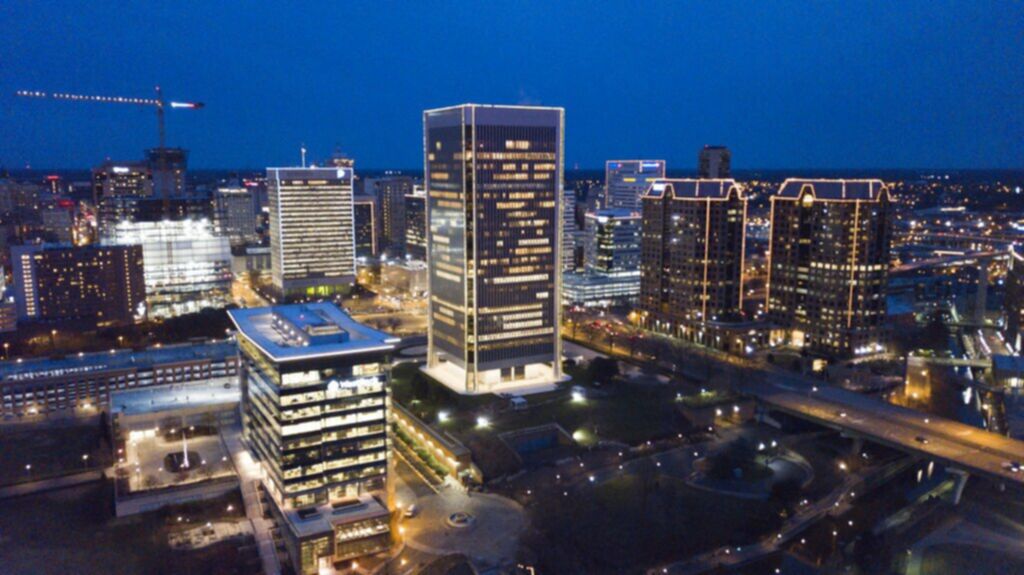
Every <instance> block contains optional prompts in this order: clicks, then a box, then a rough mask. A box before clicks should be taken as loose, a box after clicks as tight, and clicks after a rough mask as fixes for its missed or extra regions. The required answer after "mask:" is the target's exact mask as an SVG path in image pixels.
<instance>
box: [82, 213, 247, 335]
mask: <svg viewBox="0 0 1024 575" xmlns="http://www.w3.org/2000/svg"><path fill="white" fill-rule="evenodd" d="M102 244H103V245H105V246H110V245H116V246H136V245H137V246H142V257H143V273H144V277H145V283H146V303H147V306H148V308H149V311H148V315H149V316H150V317H175V316H179V315H183V314H187V313H195V312H198V311H200V310H202V309H203V308H208V307H212V308H222V307H224V306H225V305H227V304H228V303H230V301H231V246H230V244H229V243H228V239H227V238H226V237H224V236H221V235H218V234H216V233H215V232H214V228H213V224H212V223H211V222H210V221H209V220H206V219H199V220H192V219H184V220H160V221H135V222H121V223H119V224H117V225H116V226H114V227H113V228H111V230H110V232H109V234H107V235H106V236H104V237H103V238H102Z"/></svg>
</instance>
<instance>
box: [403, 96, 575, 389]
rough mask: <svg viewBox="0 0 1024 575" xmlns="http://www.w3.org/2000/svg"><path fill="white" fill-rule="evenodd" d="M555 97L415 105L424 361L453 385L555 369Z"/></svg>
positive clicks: (515, 379)
mask: <svg viewBox="0 0 1024 575" xmlns="http://www.w3.org/2000/svg"><path fill="white" fill-rule="evenodd" d="M564 116H565V112H564V110H562V109H561V108H541V107H524V106H487V105H476V104H466V105H462V106H456V107H452V108H442V109H438V110H429V111H427V112H425V113H424V117H423V123H424V146H425V150H424V154H425V158H424V162H425V170H424V172H425V182H426V186H427V203H428V207H427V217H428V221H429V226H428V236H427V247H428V251H429V265H430V279H429V283H430V316H429V329H428V334H429V338H428V339H429V345H428V348H429V349H428V354H427V373H428V374H430V375H431V376H433V377H435V378H436V379H438V380H440V381H442V382H443V383H444V384H445V385H447V386H449V387H451V388H452V389H454V390H456V391H458V392H459V393H485V392H494V391H502V390H508V389H519V390H522V389H526V388H536V389H541V388H547V387H549V386H550V385H551V384H553V383H554V382H555V381H557V380H560V379H561V378H562V373H561V340H560V338H559V316H560V307H561V306H560V305H559V299H560V298H559V293H560V291H561V285H560V282H561V278H560V275H561V274H560V269H561V254H560V253H559V252H560V247H561V228H562V221H561V213H560V209H559V206H560V203H561V202H560V200H561V197H560V196H561V193H562V175H563V171H562V158H563V156H562V145H563V130H564Z"/></svg>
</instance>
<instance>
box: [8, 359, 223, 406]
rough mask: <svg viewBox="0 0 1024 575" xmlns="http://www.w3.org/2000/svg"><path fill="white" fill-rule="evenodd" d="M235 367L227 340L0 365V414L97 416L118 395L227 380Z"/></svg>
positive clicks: (20, 361)
mask: <svg viewBox="0 0 1024 575" xmlns="http://www.w3.org/2000/svg"><path fill="white" fill-rule="evenodd" d="M237 366H238V350H237V348H236V346H235V344H234V342H230V341H224V342H213V343H202V344H182V345H170V346H160V347H151V348H148V349H146V350H143V351H133V350H121V351H117V350H110V351H109V352H96V353H79V354H77V355H72V356H67V357H63V358H59V359H52V358H38V359H28V360H22V359H16V360H9V361H4V362H0V401H2V412H0V413H2V414H3V417H4V418H5V419H7V418H20V417H29V416H36V415H42V414H46V413H52V412H59V411H65V410H66V411H72V412H73V411H75V410H79V411H85V412H90V411H93V410H96V411H101V410H104V409H106V406H107V404H108V402H109V400H110V394H111V393H112V392H114V391H117V390H126V389H138V388H146V387H153V386H158V385H167V384H175V385H182V384H187V383H192V382H205V381H209V380H211V379H214V378H225V379H226V380H231V379H233V378H235V376H236V375H237Z"/></svg>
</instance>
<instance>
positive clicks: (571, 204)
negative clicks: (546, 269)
mask: <svg viewBox="0 0 1024 575" xmlns="http://www.w3.org/2000/svg"><path fill="white" fill-rule="evenodd" d="M577 231H578V230H577V229H576V190H573V189H572V188H565V189H563V190H562V270H564V271H572V270H575V269H576V232H577Z"/></svg>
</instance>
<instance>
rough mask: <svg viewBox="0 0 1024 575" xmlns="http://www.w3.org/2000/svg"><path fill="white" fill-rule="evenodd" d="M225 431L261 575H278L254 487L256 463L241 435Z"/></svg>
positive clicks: (266, 522)
mask: <svg viewBox="0 0 1024 575" xmlns="http://www.w3.org/2000/svg"><path fill="white" fill-rule="evenodd" d="M227 429H228V432H227V433H224V430H223V429H222V430H221V438H222V439H223V440H224V445H225V446H226V447H227V450H228V453H230V454H231V460H232V461H233V462H234V464H235V470H236V471H237V472H238V482H239V484H240V485H241V488H242V501H244V502H245V516H246V517H248V518H249V521H250V522H251V523H252V531H253V535H255V537H256V545H257V547H258V549H259V552H260V560H261V561H262V562H263V573H264V575H281V562H280V561H279V560H278V558H277V549H276V548H275V546H274V536H273V535H272V534H271V533H270V529H271V527H272V524H271V522H270V521H269V520H267V519H264V518H263V510H262V508H261V507H260V500H259V492H258V491H257V488H256V486H257V485H258V484H259V481H260V469H259V464H258V463H256V461H254V460H253V458H252V456H251V455H250V454H249V451H248V450H247V449H246V448H245V445H243V444H242V437H241V432H240V431H239V430H238V429H237V428H236V427H231V428H227Z"/></svg>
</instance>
